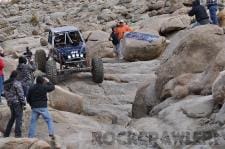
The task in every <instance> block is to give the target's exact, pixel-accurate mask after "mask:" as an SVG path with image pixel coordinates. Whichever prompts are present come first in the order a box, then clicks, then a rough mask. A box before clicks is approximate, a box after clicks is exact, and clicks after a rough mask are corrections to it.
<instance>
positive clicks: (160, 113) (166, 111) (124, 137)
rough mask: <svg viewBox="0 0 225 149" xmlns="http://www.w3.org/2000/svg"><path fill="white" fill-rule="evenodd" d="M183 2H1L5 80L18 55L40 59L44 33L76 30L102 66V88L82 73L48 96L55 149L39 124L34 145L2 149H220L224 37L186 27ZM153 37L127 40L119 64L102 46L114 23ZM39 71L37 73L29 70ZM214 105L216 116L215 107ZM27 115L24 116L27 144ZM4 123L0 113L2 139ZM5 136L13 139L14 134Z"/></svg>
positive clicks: (2, 110) (13, 142)
mask: <svg viewBox="0 0 225 149" xmlns="http://www.w3.org/2000/svg"><path fill="white" fill-rule="evenodd" d="M190 2H191V1H190V0H138V1H137V0H115V1H112V0H67V1H66V0H61V1H56V0H40V1H34V0H12V1H11V2H9V3H0V10H1V12H0V48H2V49H4V51H5V54H6V57H5V58H4V60H5V63H6V68H5V77H6V78H7V77H8V75H9V73H10V72H11V71H12V70H13V69H15V67H16V65H17V61H18V59H17V58H18V56H20V55H21V54H22V53H23V52H24V50H25V47H27V46H29V47H30V48H31V50H32V51H33V52H35V51H36V50H39V49H43V50H46V51H48V48H49V47H48V43H47V35H48V31H49V29H50V28H51V27H58V26H64V25H72V26H76V27H78V28H79V29H81V30H82V34H83V36H84V38H87V37H88V40H87V47H88V57H89V58H92V57H95V56H99V57H101V58H102V59H103V62H104V73H105V76H104V82H103V83H101V84H96V83H94V82H93V81H92V78H91V77H92V76H91V74H90V73H77V74H73V75H69V76H65V78H66V79H64V80H63V81H61V82H60V83H59V84H57V86H56V90H55V91H54V92H52V93H50V94H49V109H50V112H51V115H52V117H53V119H54V126H55V133H56V141H55V143H54V142H51V141H50V140H49V138H48V134H47V127H46V125H45V123H44V121H43V120H41V119H40V120H39V122H38V124H39V125H38V134H37V138H38V139H40V140H38V139H27V138H22V139H18V138H5V139H3V138H0V148H3V149H5V148H12V149H17V148H21V149H24V148H27V149H32V148H41V149H42V148H43V149H48V148H62V149H76V148H78V149H88V148H91V149H95V148H96V149H108V148H109V149H111V148H112V149H128V148H129V149H146V148H148V149H202V148H206V149H215V148H216V149H217V148H218V149H219V148H221V149H223V148H224V147H225V141H224V138H223V137H224V130H225V129H224V122H225V119H224V117H225V116H224V111H225V110H224V108H225V107H224V106H223V101H224V95H225V94H224V68H225V61H224V57H225V50H224V49H225V43H224V40H225V34H224V29H223V28H220V27H218V26H213V25H206V26H200V27H196V28H193V29H191V28H190V23H191V19H192V18H190V17H188V16H187V14H186V12H187V11H188V10H189V9H190V8H189V7H186V6H189V5H190ZM117 19H124V20H126V22H127V23H128V24H129V25H130V26H131V27H132V28H133V29H134V31H135V32H140V33H147V34H151V35H152V36H153V37H155V38H156V40H155V41H153V42H146V41H140V40H134V39H130V38H125V39H124V40H123V43H122V44H123V47H124V51H123V55H124V60H123V61H121V60H118V58H116V57H115V53H114V52H113V45H112V43H111V42H110V41H108V37H109V33H110V31H111V29H110V28H111V26H112V25H113V24H115V20H117ZM37 73H40V72H37ZM221 107H222V108H221ZM30 113H31V110H30V109H29V108H28V109H27V110H26V111H25V112H24V120H23V136H24V137H26V136H27V133H28V132H27V128H28V126H29V120H30ZM9 116H10V111H9V108H8V107H7V106H6V103H5V102H4V104H3V105H0V132H4V128H5V126H6V123H7V120H8V118H9ZM12 136H13V134H12Z"/></svg>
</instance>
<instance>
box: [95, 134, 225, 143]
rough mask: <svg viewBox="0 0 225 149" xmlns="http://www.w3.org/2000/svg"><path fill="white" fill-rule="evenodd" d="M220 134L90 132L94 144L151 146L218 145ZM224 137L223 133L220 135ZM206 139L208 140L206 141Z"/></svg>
mask: <svg viewBox="0 0 225 149" xmlns="http://www.w3.org/2000/svg"><path fill="white" fill-rule="evenodd" d="M219 136H220V135H219V134H218V133H217V132H214V131H204V132H201V131H195V132H189V131H184V132H175V131H174V132H168V131H164V132H162V133H157V132H132V131H123V132H119V133H114V132H104V133H103V132H100V131H99V132H92V143H93V144H94V145H96V144H97V145H113V144H115V143H118V144H120V145H139V146H141V145H143V146H152V145H155V144H157V143H160V144H163V145H174V146H178V145H211V146H216V145H219V143H218V141H217V137H219ZM221 137H222V138H223V139H225V135H222V136H221ZM206 140H208V141H206ZM209 140H210V141H209Z"/></svg>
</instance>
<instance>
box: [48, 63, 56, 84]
mask: <svg viewBox="0 0 225 149" xmlns="http://www.w3.org/2000/svg"><path fill="white" fill-rule="evenodd" d="M46 75H47V77H48V79H49V80H50V81H51V82H52V83H54V84H56V83H58V77H57V68H56V61H54V60H49V61H47V62H46Z"/></svg>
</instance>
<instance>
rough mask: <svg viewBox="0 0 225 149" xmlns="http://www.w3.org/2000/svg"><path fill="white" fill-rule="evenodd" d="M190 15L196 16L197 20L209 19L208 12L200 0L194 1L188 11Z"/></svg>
mask: <svg viewBox="0 0 225 149" xmlns="http://www.w3.org/2000/svg"><path fill="white" fill-rule="evenodd" d="M188 15H189V16H195V18H196V20H197V22H201V21H202V20H205V19H209V16H208V14H207V12H206V9H205V7H204V6H202V5H200V1H199V0H195V1H193V3H192V9H191V10H190V11H189V12H188Z"/></svg>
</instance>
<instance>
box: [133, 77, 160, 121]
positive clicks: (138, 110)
mask: <svg viewBox="0 0 225 149" xmlns="http://www.w3.org/2000/svg"><path fill="white" fill-rule="evenodd" d="M157 104H159V100H157V98H156V96H155V77H154V78H153V79H152V80H151V81H150V83H147V84H146V85H144V86H142V87H140V88H139V89H138V91H137V92H136V96H135V100H134V102H133V105H132V116H133V117H134V118H141V117H145V116H147V115H148V113H149V111H151V110H152V108H153V107H154V106H155V105H157Z"/></svg>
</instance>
